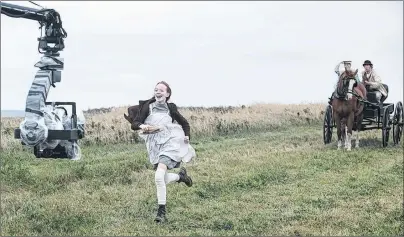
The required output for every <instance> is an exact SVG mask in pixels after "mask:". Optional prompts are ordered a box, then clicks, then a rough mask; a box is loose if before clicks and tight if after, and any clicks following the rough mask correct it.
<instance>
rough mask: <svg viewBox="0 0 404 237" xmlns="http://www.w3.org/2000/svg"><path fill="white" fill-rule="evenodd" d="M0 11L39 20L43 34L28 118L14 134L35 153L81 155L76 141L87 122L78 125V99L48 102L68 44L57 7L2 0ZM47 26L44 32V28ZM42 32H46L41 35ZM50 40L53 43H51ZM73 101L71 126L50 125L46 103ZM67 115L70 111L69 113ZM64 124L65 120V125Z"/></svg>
mask: <svg viewBox="0 0 404 237" xmlns="http://www.w3.org/2000/svg"><path fill="white" fill-rule="evenodd" d="M0 7H1V14H4V15H6V16H8V17H13V18H24V19H28V20H34V21H38V22H39V24H40V29H41V37H39V38H38V42H39V43H38V52H39V53H40V54H43V55H44V56H43V57H42V58H41V60H40V61H39V62H37V63H36V64H35V67H38V68H39V70H38V72H37V73H36V75H35V78H34V80H33V82H32V85H31V88H30V90H29V92H28V96H27V100H26V106H25V119H24V121H22V122H21V124H20V126H19V128H17V129H15V130H14V138H17V139H21V142H22V144H23V145H27V146H30V147H34V154H35V156H36V157H38V158H39V157H46V158H50V157H53V158H72V159H77V157H80V147H79V146H78V144H77V141H78V140H79V139H81V138H83V137H84V127H83V126H84V125H83V126H81V125H80V126H81V127H78V124H77V114H76V103H75V102H47V101H46V99H47V97H48V93H49V90H50V87H51V86H53V87H55V85H54V84H55V83H56V82H60V81H61V70H63V68H64V63H63V59H62V58H60V57H59V56H60V53H59V52H60V51H63V49H64V48H65V45H64V38H66V37H67V33H66V31H65V30H64V29H63V26H62V20H61V17H60V15H59V13H58V12H57V11H55V10H54V9H34V8H29V7H24V6H18V5H14V4H10V3H4V2H0ZM43 29H44V32H42V30H43ZM42 33H44V34H43V35H42ZM50 44H54V45H53V46H51V45H50ZM48 105H51V106H52V107H54V106H55V105H71V106H72V116H71V123H70V125H69V128H64V129H60V127H59V128H56V127H54V126H53V125H52V127H48V124H47V123H46V119H48V120H47V121H49V119H50V118H49V116H50V114H49V113H48V112H46V111H47V110H46V106H48ZM66 115H67V113H66ZM64 126H65V125H64V124H63V125H62V127H64Z"/></svg>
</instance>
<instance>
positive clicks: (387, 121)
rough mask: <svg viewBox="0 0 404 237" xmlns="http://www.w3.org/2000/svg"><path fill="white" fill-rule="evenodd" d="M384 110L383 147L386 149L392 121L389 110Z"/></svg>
mask: <svg viewBox="0 0 404 237" xmlns="http://www.w3.org/2000/svg"><path fill="white" fill-rule="evenodd" d="M383 110H384V111H383V124H382V141H383V147H386V146H387V144H388V142H389V136H390V123H391V120H390V113H389V110H388V108H384V109H383Z"/></svg>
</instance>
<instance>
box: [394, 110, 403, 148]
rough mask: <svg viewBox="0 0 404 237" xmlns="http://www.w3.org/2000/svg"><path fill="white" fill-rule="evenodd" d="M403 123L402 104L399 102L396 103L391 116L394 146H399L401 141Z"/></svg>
mask: <svg viewBox="0 0 404 237" xmlns="http://www.w3.org/2000/svg"><path fill="white" fill-rule="evenodd" d="M403 121H404V113H403V104H402V103H401V102H397V104H396V109H395V111H394V116H393V142H394V145H397V144H399V143H400V141H401V137H402V135H403Z"/></svg>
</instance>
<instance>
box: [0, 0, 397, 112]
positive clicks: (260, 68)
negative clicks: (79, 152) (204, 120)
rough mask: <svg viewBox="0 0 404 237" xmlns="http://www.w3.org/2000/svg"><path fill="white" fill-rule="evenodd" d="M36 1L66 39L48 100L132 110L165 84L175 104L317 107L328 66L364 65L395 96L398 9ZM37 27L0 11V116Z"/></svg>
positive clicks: (33, 49)
mask: <svg viewBox="0 0 404 237" xmlns="http://www.w3.org/2000/svg"><path fill="white" fill-rule="evenodd" d="M14 3H17V4H20V5H24V6H30V7H34V8H35V6H34V5H32V4H30V3H28V2H14ZM37 3H39V4H40V5H42V6H44V7H48V8H54V9H55V10H57V11H58V12H59V13H60V14H61V18H62V21H63V26H64V28H65V30H66V31H67V33H68V37H67V38H66V40H65V44H66V48H65V50H64V51H62V57H63V58H64V61H65V69H64V70H63V71H62V82H61V83H58V84H57V85H56V88H51V91H50V94H49V96H48V100H49V101H56V100H58V101H76V102H77V103H79V105H80V107H81V108H84V109H87V108H96V107H107V106H120V105H130V104H137V103H138V100H140V99H147V98H150V97H151V95H152V93H153V89H154V86H155V84H156V83H157V82H158V81H161V80H165V81H167V82H168V83H169V84H170V85H171V87H172V90H173V95H172V99H173V101H174V102H175V103H177V104H178V105H179V106H192V105H194V106H215V105H241V104H251V103H255V102H269V103H305V102H326V101H327V98H328V97H329V96H330V94H331V92H332V90H333V87H334V84H335V83H336V80H337V76H336V74H335V73H334V67H335V66H336V64H337V63H339V62H340V61H342V60H352V61H353V66H354V67H356V68H359V70H360V71H362V70H363V67H362V63H363V61H364V60H367V59H368V60H371V61H372V62H373V64H374V68H375V70H376V71H377V72H378V73H379V74H380V76H381V78H382V80H383V82H384V83H386V84H388V85H389V87H390V94H389V98H388V99H387V102H393V103H396V102H397V101H402V100H403V2H402V1H395V2H393V1H390V2H374V1H367V2H364V1H363V2H351V1H344V2H336V1H330V2H325V1H323V2H272V1H266V2H265V1H262V2H247V1H245V2H241V1H240V2H213V1H212V2H198V1H195V2H180V1H179V2H156V1H154V2H138V1H132V2H130V1H128V2H115V1H114V2H112V1H111V2H101V1H97V2H96V1H92V2H81V1H80V2H67V1H66V2H51V1H43V2H40V1H38V2H37ZM38 26H39V24H38V23H37V22H34V21H30V20H26V19H16V18H10V17H7V16H5V15H1V107H2V109H24V108H25V100H26V96H27V93H28V90H29V88H30V86H31V83H32V80H33V79H34V76H35V73H36V71H37V68H35V67H34V64H35V63H36V62H37V61H38V60H39V59H40V57H41V55H40V54H39V53H38V51H37V45H38V42H37V37H39V34H40V31H39V29H38ZM341 69H342V66H341Z"/></svg>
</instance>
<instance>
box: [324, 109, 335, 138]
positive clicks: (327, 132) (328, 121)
mask: <svg viewBox="0 0 404 237" xmlns="http://www.w3.org/2000/svg"><path fill="white" fill-rule="evenodd" d="M332 119H333V118H332V106H331V105H328V106H327V108H326V110H325V113H324V124H323V140H324V144H329V143H330V142H331V140H332V128H333V122H332Z"/></svg>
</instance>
